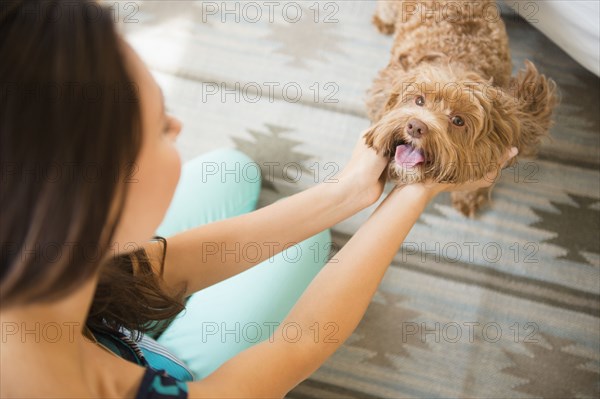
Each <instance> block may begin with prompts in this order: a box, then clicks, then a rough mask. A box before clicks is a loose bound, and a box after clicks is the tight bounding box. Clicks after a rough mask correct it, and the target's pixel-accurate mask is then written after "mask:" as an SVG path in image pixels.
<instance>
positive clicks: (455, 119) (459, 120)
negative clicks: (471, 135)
mask: <svg viewBox="0 0 600 399" xmlns="http://www.w3.org/2000/svg"><path fill="white" fill-rule="evenodd" d="M452 123H453V124H454V125H456V126H464V125H465V121H464V120H463V118H461V117H460V116H455V117H453V118H452Z"/></svg>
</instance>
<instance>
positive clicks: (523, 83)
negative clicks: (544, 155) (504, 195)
mask: <svg viewBox="0 0 600 399" xmlns="http://www.w3.org/2000/svg"><path fill="white" fill-rule="evenodd" d="M509 92H510V93H511V94H512V96H513V97H514V99H515V101H516V103H517V111H518V113H519V120H520V122H521V134H520V135H519V138H518V145H517V148H518V149H519V155H523V156H534V155H535V154H536V153H537V150H538V146H539V142H540V139H541V138H542V137H544V136H546V135H548V132H549V130H550V127H551V125H552V119H551V117H552V111H553V110H554V108H555V107H556V105H557V103H558V94H557V88H556V83H555V82H554V81H553V80H552V79H548V78H546V76H544V75H542V74H540V73H539V72H538V70H537V69H536V67H535V66H534V65H533V63H531V62H530V61H529V60H526V61H525V69H522V70H520V71H519V72H518V73H517V75H516V76H514V77H513V78H512V79H511V82H510V86H509Z"/></svg>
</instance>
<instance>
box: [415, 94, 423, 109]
mask: <svg viewBox="0 0 600 399" xmlns="http://www.w3.org/2000/svg"><path fill="white" fill-rule="evenodd" d="M415 104H417V105H418V106H419V107H422V106H423V105H425V97H423V96H417V98H415Z"/></svg>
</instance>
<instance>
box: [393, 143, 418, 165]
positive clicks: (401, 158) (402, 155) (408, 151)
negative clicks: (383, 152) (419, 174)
mask: <svg viewBox="0 0 600 399" xmlns="http://www.w3.org/2000/svg"><path fill="white" fill-rule="evenodd" d="M394 159H395V160H396V163H397V164H398V165H401V166H404V167H414V166H416V165H418V164H420V163H423V162H424V161H425V157H424V156H423V153H422V152H421V150H419V149H416V148H415V147H413V146H412V145H409V144H402V145H399V146H398V147H396V155H395V157H394Z"/></svg>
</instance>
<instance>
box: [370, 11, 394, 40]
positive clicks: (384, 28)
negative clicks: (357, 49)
mask: <svg viewBox="0 0 600 399" xmlns="http://www.w3.org/2000/svg"><path fill="white" fill-rule="evenodd" d="M373 25H375V26H376V27H377V30H379V32H381V33H383V34H384V35H391V34H392V33H394V30H395V29H396V28H395V26H394V24H393V23H387V22H384V21H383V20H382V19H381V18H379V16H378V15H374V16H373Z"/></svg>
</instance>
